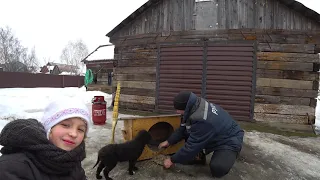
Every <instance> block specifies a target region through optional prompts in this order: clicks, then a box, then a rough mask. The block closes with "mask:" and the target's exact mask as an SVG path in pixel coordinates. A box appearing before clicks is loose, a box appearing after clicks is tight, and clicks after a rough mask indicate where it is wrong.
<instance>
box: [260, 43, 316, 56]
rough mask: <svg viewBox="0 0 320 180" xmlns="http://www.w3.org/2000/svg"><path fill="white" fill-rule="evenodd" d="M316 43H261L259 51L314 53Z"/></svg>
mask: <svg viewBox="0 0 320 180" xmlns="http://www.w3.org/2000/svg"><path fill="white" fill-rule="evenodd" d="M314 50H315V45H314V44H276V43H259V45H258V51H260V52H288V53H310V54H314Z"/></svg>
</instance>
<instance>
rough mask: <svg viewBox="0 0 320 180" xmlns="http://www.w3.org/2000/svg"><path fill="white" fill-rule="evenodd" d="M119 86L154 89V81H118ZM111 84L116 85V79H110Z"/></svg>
mask: <svg viewBox="0 0 320 180" xmlns="http://www.w3.org/2000/svg"><path fill="white" fill-rule="evenodd" d="M120 83H121V87H127V88H142V87H143V88H144V89H156V82H142V81H120ZM112 86H115V87H116V86H117V81H112Z"/></svg>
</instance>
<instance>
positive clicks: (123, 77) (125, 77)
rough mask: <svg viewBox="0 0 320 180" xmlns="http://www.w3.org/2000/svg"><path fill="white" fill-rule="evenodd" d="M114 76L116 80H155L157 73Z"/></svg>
mask: <svg viewBox="0 0 320 180" xmlns="http://www.w3.org/2000/svg"><path fill="white" fill-rule="evenodd" d="M114 78H115V80H116V81H144V82H155V81H156V74H116V75H115V76H114Z"/></svg>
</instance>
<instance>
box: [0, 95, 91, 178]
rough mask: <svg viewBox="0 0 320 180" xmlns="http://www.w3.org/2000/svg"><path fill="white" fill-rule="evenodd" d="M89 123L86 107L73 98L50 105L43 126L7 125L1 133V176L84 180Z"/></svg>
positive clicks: (30, 121)
mask: <svg viewBox="0 0 320 180" xmlns="http://www.w3.org/2000/svg"><path fill="white" fill-rule="evenodd" d="M89 124H90V115H89V111H88V109H87V107H86V105H85V104H84V103H83V102H80V101H78V100H77V99H73V98H70V99H69V98H68V99H60V100H57V101H54V102H52V103H50V104H49V105H48V106H47V107H46V108H45V111H44V115H43V118H42V120H41V123H40V122H39V121H37V120H35V119H20V120H15V121H12V122H10V123H8V124H7V125H6V126H5V127H4V128H3V130H2V132H1V134H0V145H2V146H3V148H2V149H1V153H2V154H3V155H2V156H1V157H0V177H1V178H4V179H6V180H20V179H21V180H22V179H24V180H55V179H60V180H64V179H65V180H67V179H68V180H69V179H74V180H85V179H86V176H85V172H84V170H83V168H82V167H81V161H82V160H83V159H84V158H85V143H84V139H85V137H86V135H87V133H88V129H89Z"/></svg>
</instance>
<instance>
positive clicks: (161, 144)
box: [158, 141, 170, 149]
mask: <svg viewBox="0 0 320 180" xmlns="http://www.w3.org/2000/svg"><path fill="white" fill-rule="evenodd" d="M169 145H170V144H169V142H168V141H163V142H162V143H160V144H159V146H158V148H159V149H162V148H167V147H168V146H169Z"/></svg>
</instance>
